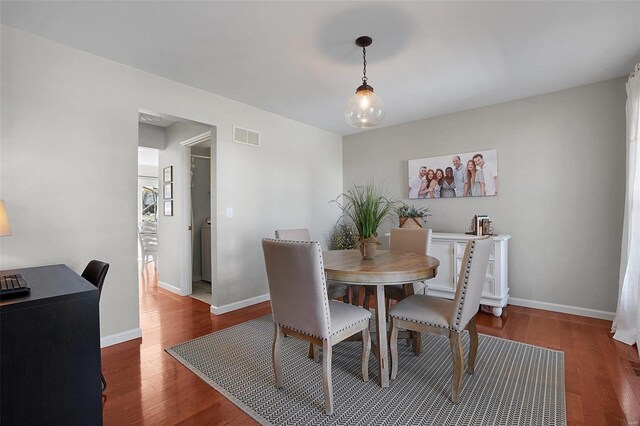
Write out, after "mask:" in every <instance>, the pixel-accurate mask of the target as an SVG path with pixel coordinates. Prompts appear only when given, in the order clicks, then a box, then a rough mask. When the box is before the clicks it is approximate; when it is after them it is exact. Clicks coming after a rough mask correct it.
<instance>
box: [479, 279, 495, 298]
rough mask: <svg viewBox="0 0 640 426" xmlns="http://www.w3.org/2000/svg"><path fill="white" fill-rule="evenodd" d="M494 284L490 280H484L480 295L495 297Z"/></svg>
mask: <svg viewBox="0 0 640 426" xmlns="http://www.w3.org/2000/svg"><path fill="white" fill-rule="evenodd" d="M495 292H496V282H495V281H494V280H493V279H492V278H485V279H484V287H482V294H490V295H492V296H493V295H495Z"/></svg>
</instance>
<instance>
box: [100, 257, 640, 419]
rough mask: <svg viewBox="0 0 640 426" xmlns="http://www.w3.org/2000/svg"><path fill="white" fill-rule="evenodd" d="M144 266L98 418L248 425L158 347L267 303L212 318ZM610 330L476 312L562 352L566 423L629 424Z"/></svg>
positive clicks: (108, 355)
mask: <svg viewBox="0 0 640 426" xmlns="http://www.w3.org/2000/svg"><path fill="white" fill-rule="evenodd" d="M152 271H153V269H152V268H150V269H147V270H146V271H145V276H148V278H149V279H148V280H146V281H144V282H143V283H142V284H141V288H140V325H141V328H142V333H143V337H142V339H136V340H133V341H129V342H125V343H122V344H119V345H114V346H110V347H107V348H104V349H103V350H102V371H103V373H104V375H105V378H106V379H107V382H108V387H107V390H106V392H105V393H104V395H103V408H104V424H105V425H125V424H185V425H189V424H193V425H197V424H210V425H236V424H243V425H244V424H256V422H255V421H253V419H251V418H250V417H249V416H247V415H246V414H245V413H244V412H243V411H242V410H240V409H239V408H237V407H236V406H235V405H234V404H233V403H231V402H229V401H228V400H227V399H226V398H225V397H223V396H222V395H220V394H219V393H218V392H216V391H215V390H213V388H211V387H210V386H209V385H207V384H206V383H204V382H203V381H202V380H200V379H199V378H198V377H196V376H195V375H194V374H192V373H191V372H190V371H188V370H187V369H186V368H184V367H183V366H182V365H181V364H179V363H178V362H177V361H175V360H174V359H173V358H172V357H171V356H170V355H168V354H166V353H165V352H164V348H166V347H168V346H172V345H174V344H177V343H181V342H184V341H186V340H189V339H192V338H195V337H199V336H202V335H204V334H207V333H211V332H213V331H216V330H220V329H223V328H226V327H229V326H232V325H235V324H239V323H241V322H244V321H248V320H250V319H254V318H257V317H260V316H262V315H265V314H268V313H269V312H270V307H269V303H268V302H265V303H260V304H258V305H254V306H251V307H248V308H244V309H241V310H238V311H234V312H231V313H228V314H224V315H219V316H215V315H212V314H211V313H210V312H209V305H207V304H205V303H203V302H200V301H198V300H196V299H193V298H191V297H180V296H177V295H174V294H173V293H170V292H168V291H165V290H163V289H160V288H158V287H157V286H156V281H155V279H154V276H153V272H152ZM610 328H611V322H610V321H603V320H597V319H593V318H586V317H579V316H575V315H567V314H559V313H555V312H548V311H541V310H536V309H528V308H522V307H518V306H508V307H507V308H506V309H505V310H504V312H503V314H502V317H500V318H496V317H493V316H492V315H490V314H484V313H481V314H479V318H478V330H479V332H480V333H485V334H489V335H492V336H497V337H502V338H506V339H511V340H516V341H519V342H524V343H529V344H532V345H537V346H542V347H546V348H550V349H556V350H561V351H564V353H565V379H566V396H567V420H568V423H569V424H572V425H626V424H629V425H636V424H639V422H640V403H639V401H640V360H639V359H638V353H637V349H636V347H635V346H633V347H630V346H627V345H624V344H622V343H619V342H617V341H615V340H613V339H612V338H611V334H610V333H609V330H610ZM479 350H482V347H480V349H479Z"/></svg>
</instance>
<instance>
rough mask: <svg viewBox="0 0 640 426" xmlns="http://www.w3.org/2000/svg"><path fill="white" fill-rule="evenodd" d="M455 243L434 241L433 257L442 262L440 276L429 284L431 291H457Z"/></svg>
mask: <svg viewBox="0 0 640 426" xmlns="http://www.w3.org/2000/svg"><path fill="white" fill-rule="evenodd" d="M454 244H455V243H454V242H453V241H433V243H432V244H431V256H433V257H435V258H436V259H438V260H439V261H440V266H439V267H438V274H437V275H436V276H435V278H433V279H431V280H429V281H428V282H427V284H428V286H429V289H433V290H449V291H454V290H455V283H454V280H453V279H454V277H455V275H456V274H455V255H454Z"/></svg>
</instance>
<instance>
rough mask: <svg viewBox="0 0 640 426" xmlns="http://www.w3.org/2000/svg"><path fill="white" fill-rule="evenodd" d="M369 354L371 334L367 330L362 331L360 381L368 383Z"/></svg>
mask: <svg viewBox="0 0 640 426" xmlns="http://www.w3.org/2000/svg"><path fill="white" fill-rule="evenodd" d="M370 354H371V333H370V332H369V329H368V328H365V329H364V330H362V360H361V364H362V380H364V381H365V382H368V381H369V355H370Z"/></svg>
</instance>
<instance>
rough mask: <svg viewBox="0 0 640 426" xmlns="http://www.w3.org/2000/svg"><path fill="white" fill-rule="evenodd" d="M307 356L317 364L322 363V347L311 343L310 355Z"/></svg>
mask: <svg viewBox="0 0 640 426" xmlns="http://www.w3.org/2000/svg"><path fill="white" fill-rule="evenodd" d="M307 356H308V357H309V358H311V359H312V360H314V361H315V362H320V347H319V346H317V345H314V344H313V343H309V354H308V355H307Z"/></svg>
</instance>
